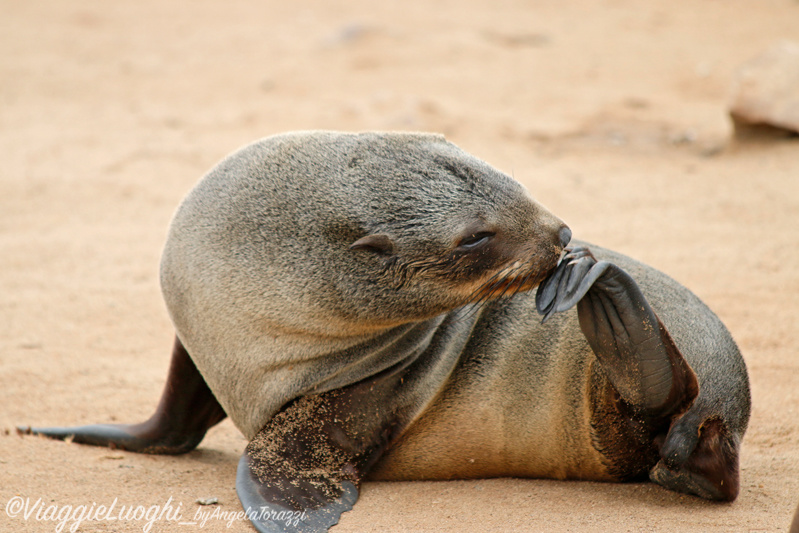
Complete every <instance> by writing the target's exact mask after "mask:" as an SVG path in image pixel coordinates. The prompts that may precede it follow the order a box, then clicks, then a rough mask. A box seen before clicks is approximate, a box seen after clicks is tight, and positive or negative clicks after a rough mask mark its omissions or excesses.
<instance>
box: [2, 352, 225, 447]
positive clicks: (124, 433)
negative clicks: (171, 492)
mask: <svg viewBox="0 0 799 533" xmlns="http://www.w3.org/2000/svg"><path fill="white" fill-rule="evenodd" d="M226 416H227V415H226V414H225V411H224V410H223V409H222V406H221V405H219V402H218V401H217V400H216V398H215V397H214V395H213V393H212V392H211V389H209V388H208V385H207V384H206V383H205V380H204V379H203V377H202V376H201V375H200V372H199V371H198V370H197V367H196V366H195V365H194V362H193V361H192V360H191V357H189V354H188V353H187V352H186V349H185V348H184V347H183V344H182V343H181V342H180V340H179V339H178V338H177V337H175V344H174V347H173V349H172V360H171V362H170V365H169V375H168V377H167V382H166V385H165V386H164V392H163V393H162V395H161V400H160V402H159V403H158V408H157V409H156V411H155V413H154V414H153V415H152V416H151V417H150V418H149V419H148V420H147V421H145V422H142V423H140V424H92V425H88V426H76V427H41V428H40V427H19V428H17V429H18V431H19V432H21V433H27V434H34V435H44V436H46V437H50V438H53V439H61V440H63V439H67V438H72V441H73V442H77V443H81V444H92V445H95V446H110V447H112V448H118V449H121V450H127V451H131V452H139V453H156V454H180V453H186V452H188V451H191V450H193V449H194V448H195V447H197V445H198V444H199V443H200V441H201V440H202V439H203V437H204V436H205V433H206V432H207V431H208V429H209V428H211V427H212V426H214V425H215V424H217V423H219V422H221V421H222V420H223V419H224V418H225V417H226Z"/></svg>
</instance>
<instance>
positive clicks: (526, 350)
mask: <svg viewBox="0 0 799 533" xmlns="http://www.w3.org/2000/svg"><path fill="white" fill-rule="evenodd" d="M575 328H576V329H575ZM579 333H580V332H579V326H577V324H576V321H575V320H570V319H569V318H568V317H567V316H559V317H556V320H552V321H549V322H548V323H547V324H546V325H542V324H541V319H540V316H538V315H537V314H536V313H535V303H534V298H533V295H531V294H519V295H517V296H515V297H514V298H513V299H510V300H501V301H498V302H494V303H492V304H490V305H489V306H488V308H487V309H486V310H485V312H484V314H483V316H482V318H481V320H480V322H479V323H478V325H477V327H476V328H475V330H474V332H473V334H472V339H471V340H470V343H469V344H468V345H467V347H466V349H465V351H464V355H463V358H462V360H461V362H460V364H459V365H458V368H457V369H456V371H455V372H454V374H453V376H452V378H451V380H450V382H449V383H448V385H447V387H446V389H445V390H444V391H443V392H442V394H441V395H440V396H439V398H438V399H437V400H436V401H435V403H434V404H433V406H432V407H431V408H430V409H428V410H427V411H426V412H425V413H424V415H423V416H422V417H420V418H419V419H418V420H417V421H415V422H414V423H413V424H412V425H411V427H410V428H409V429H408V430H407V431H406V432H405V433H404V434H403V436H402V437H401V439H399V441H398V442H396V443H395V444H394V445H393V446H392V447H391V448H390V449H389V451H388V452H387V453H386V454H385V455H384V457H383V458H382V459H381V461H380V462H379V463H378V464H377V465H376V467H375V469H374V470H373V471H372V473H371V474H370V479H384V480H390V479H391V480H409V479H456V478H457V479H462V478H482V477H500V476H516V477H518V476H521V477H534V478H555V479H594V480H609V479H611V477H610V476H609V474H608V472H607V468H606V466H605V465H604V464H603V458H602V456H601V455H600V454H599V452H597V451H596V449H595V448H594V446H593V445H592V439H591V427H590V415H591V414H590V405H589V402H588V399H587V397H588V395H587V394H586V386H587V383H588V376H589V375H590V373H591V372H592V365H593V360H592V357H590V356H591V349H590V347H589V346H588V344H587V343H586V341H585V340H584V338H583V337H582V335H581V334H579Z"/></svg>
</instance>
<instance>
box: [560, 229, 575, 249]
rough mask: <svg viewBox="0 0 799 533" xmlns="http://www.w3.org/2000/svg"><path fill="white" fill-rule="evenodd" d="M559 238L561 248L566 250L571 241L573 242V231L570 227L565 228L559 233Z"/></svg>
mask: <svg viewBox="0 0 799 533" xmlns="http://www.w3.org/2000/svg"><path fill="white" fill-rule="evenodd" d="M558 237H560V247H561V248H565V247H566V245H567V244H569V241H570V240H572V230H570V229H569V227H568V226H563V227H562V228H560V231H558Z"/></svg>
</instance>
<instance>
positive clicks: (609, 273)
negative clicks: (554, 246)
mask: <svg viewBox="0 0 799 533" xmlns="http://www.w3.org/2000/svg"><path fill="white" fill-rule="evenodd" d="M575 304H576V305H577V312H578V317H579V322H580V329H581V330H582V332H583V334H584V335H585V337H586V339H587V341H588V344H589V345H590V346H591V349H592V351H593V352H594V355H595V356H596V358H597V361H598V362H599V366H600V368H601V375H602V376H604V378H606V379H607V381H608V382H609V383H610V385H611V386H612V390H614V391H615V392H614V394H616V393H617V394H618V397H615V396H613V395H609V394H607V393H606V392H605V391H603V390H600V391H599V392H597V393H596V394H595V395H596V396H597V397H598V398H599V399H598V400H596V401H595V404H599V403H601V404H602V406H601V407H600V409H601V410H602V411H603V415H605V416H606V415H607V413H608V412H610V411H613V412H614V413H615V415H614V416H616V415H618V416H619V417H621V418H620V420H624V422H623V423H622V424H620V427H619V428H616V429H614V430H613V431H611V432H608V433H607V435H605V436H600V437H599V439H598V440H602V439H603V438H604V439H605V442H603V443H602V445H603V446H605V445H606V447H607V448H609V449H611V450H612V451H613V453H615V454H617V455H616V458H618V457H619V456H620V455H621V453H624V452H623V450H630V451H632V450H635V453H639V454H641V457H639V458H629V459H628V460H629V464H628V465H627V467H628V468H627V470H626V472H628V473H629V474H630V475H638V474H639V472H638V467H641V466H645V467H646V468H647V470H649V477H650V479H651V480H652V481H654V482H656V483H658V484H660V485H662V486H664V487H666V488H669V489H671V490H675V491H679V492H686V493H689V494H695V495H697V496H701V497H703V498H708V499H713V500H733V499H735V497H736V496H737V495H738V490H739V473H738V449H739V443H738V442H737V441H736V438H735V437H734V436H733V435H732V434H731V432H729V431H728V428H727V425H726V422H725V421H724V420H723V417H721V416H720V415H719V414H718V413H717V412H715V410H714V408H713V407H712V406H706V405H704V404H701V403H700V402H695V400H696V398H697V397H698V395H699V382H698V380H697V377H696V375H695V374H694V372H693V370H692V369H691V367H690V365H689V364H688V362H687V361H686V360H685V358H684V357H683V355H682V354H681V353H680V351H679V349H678V348H677V346H676V345H675V343H674V341H673V340H672V338H671V335H670V334H669V332H668V331H667V329H666V327H665V326H664V325H663V323H662V322H661V321H660V319H659V318H658V317H657V315H656V314H655V313H654V311H653V310H652V308H651V306H650V305H649V303H648V302H647V300H646V298H645V297H644V295H643V294H642V293H641V290H640V288H639V287H638V285H637V284H636V282H635V281H634V280H633V279H632V278H631V277H630V275H629V274H627V273H626V272H625V271H624V270H622V269H621V268H619V267H618V266H616V265H614V264H613V263H609V262H607V261H597V260H596V258H595V257H594V256H593V254H591V252H590V250H588V249H587V248H585V247H575V248H573V249H569V250H567V254H566V256H565V257H564V258H563V260H562V261H561V263H560V264H559V265H558V267H557V268H556V269H555V271H554V272H553V273H552V274H550V276H549V277H548V278H547V279H546V280H544V281H543V282H542V283H541V285H540V286H539V289H538V293H537V294H536V306H537V309H538V311H539V312H540V313H542V314H544V315H545V317H544V320H547V319H548V318H549V317H550V316H552V315H553V314H554V313H558V312H563V311H565V310H567V309H569V308H571V307H572V306H574V305H575ZM599 388H601V387H599ZM620 438H621V439H624V438H626V439H628V442H627V444H624V443H621V444H620V443H619V442H618V441H619V440H620ZM649 442H651V446H650V445H649V444H647V443H649ZM619 450H622V452H621V453H620V452H619ZM603 451H604V450H603ZM619 471H624V468H620V469H619Z"/></svg>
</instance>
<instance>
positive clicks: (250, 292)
mask: <svg viewBox="0 0 799 533" xmlns="http://www.w3.org/2000/svg"><path fill="white" fill-rule="evenodd" d="M570 239H571V232H570V230H569V229H568V228H567V227H566V226H565V225H564V224H563V222H562V221H560V220H559V219H558V218H557V217H555V216H554V215H552V214H551V213H549V212H548V211H547V210H546V209H545V208H543V207H542V206H541V205H540V204H538V203H537V202H535V201H534V200H533V198H532V197H531V196H530V194H529V193H527V191H525V190H524V189H523V188H522V187H521V185H519V184H518V183H517V182H515V181H514V180H513V179H511V178H510V177H508V176H506V175H504V174H502V173H501V172H499V171H497V170H495V169H493V168H492V167H490V166H489V165H487V164H486V163H484V162H482V161H480V160H479V159H477V158H475V157H473V156H471V155H469V154H467V153H465V152H463V151H462V150H460V149H459V148H457V147H456V146H454V145H452V144H451V143H448V142H446V141H445V139H444V138H443V137H441V136H437V135H427V134H410V133H363V134H344V133H336V132H299V133H292V134H285V135H278V136H275V137H270V138H267V139H263V140H261V141H258V142H255V143H253V144H251V145H249V146H247V147H245V148H243V149H241V150H239V151H238V152H236V153H234V154H232V155H231V156H229V157H227V158H226V159H224V160H223V161H222V162H221V163H219V164H218V165H217V166H216V167H215V168H214V169H212V170H211V171H210V172H209V173H208V174H207V175H206V176H205V177H204V178H203V179H202V180H201V181H200V182H199V183H198V184H197V185H196V186H195V188H194V189H193V190H192V191H191V192H190V193H189V195H188V196H187V197H186V199H185V200H184V202H183V203H182V204H181V206H180V207H179V209H178V211H177V213H176V215H175V217H174V219H173V221H172V224H171V227H170V230H169V235H168V238H167V242H166V246H165V249H164V254H163V258H162V263H161V285H162V289H163V294H164V299H165V302H166V305H167V309H168V310H169V313H170V316H171V318H172V321H173V323H174V326H175V330H176V340H175V344H174V349H173V356H172V364H171V367H170V371H169V376H168V378H167V384H166V387H165V389H164V393H163V396H162V398H161V401H160V403H159V405H158V408H157V409H156V412H155V414H154V415H153V416H152V417H151V418H150V419H149V420H147V421H146V422H143V423H141V424H133V425H114V424H111V425H106V424H98V425H91V426H83V427H79V428H32V429H31V428H29V431H32V432H34V433H40V434H44V435H48V436H51V437H54V438H66V437H68V436H71V437H73V438H74V440H75V442H82V443H89V444H98V445H113V446H115V447H118V448H124V449H127V450H131V451H138V452H146V453H183V452H186V451H188V450H190V449H192V448H194V447H195V446H196V445H197V444H198V443H199V442H200V440H201V439H202V438H203V435H204V434H205V432H206V431H207V429H208V428H210V427H211V426H213V425H214V424H216V423H218V422H219V421H220V420H222V419H223V418H225V416H230V417H231V419H232V420H233V422H234V423H235V425H236V426H237V427H238V428H239V429H240V430H241V431H242V433H244V435H245V436H247V438H248V439H250V443H249V445H248V446H247V449H246V450H245V453H244V455H243V456H242V458H241V460H240V462H239V467H238V473H237V481H236V487H237V492H238V494H239V498H240V500H241V502H242V505H243V507H244V508H245V509H247V508H259V509H262V510H266V511H268V512H267V513H266V514H265V515H264V513H261V515H260V516H259V517H255V518H253V524H254V525H255V527H256V528H257V529H258V530H259V531H324V530H326V529H327V528H328V527H330V526H331V525H333V524H335V523H336V522H337V521H338V517H339V515H340V514H341V512H343V511H346V510H348V509H350V508H351V506H352V505H353V503H354V502H355V500H356V499H357V495H358V489H357V487H358V484H359V483H360V482H361V480H363V479H365V478H367V477H368V478H371V479H394V480H400V479H401V480H413V479H450V478H474V477H494V476H531V477H550V478H558V479H568V478H573V479H594V480H615V481H624V480H629V479H640V478H645V477H647V476H648V477H649V478H650V479H651V480H652V481H654V482H656V483H658V484H660V485H662V486H664V487H666V488H669V489H672V490H677V491H681V492H687V493H691V494H695V495H698V496H702V497H705V498H710V499H718V500H732V499H734V498H735V497H736V496H737V493H738V487H739V476H738V453H739V449H740V442H741V439H742V438H743V434H744V432H745V430H746V426H747V423H748V419H749V413H750V396H749V382H748V377H747V373H746V367H745V365H744V363H743V359H742V358H741V355H740V353H739V351H738V349H737V347H736V345H735V343H734V342H733V340H732V338H731V336H730V334H729V332H728V331H727V330H726V328H725V327H724V326H723V324H722V323H721V322H720V321H719V320H718V318H717V317H716V316H715V315H714V314H713V313H712V312H711V311H710V310H709V309H708V308H707V307H706V306H705V305H704V304H703V303H702V302H701V301H699V299H698V298H696V296H694V295H693V294H692V293H691V292H690V291H689V290H688V289H686V288H684V287H682V286H681V285H679V284H678V283H676V282H675V281H674V280H672V279H671V278H669V277H668V276H666V275H665V274H662V273H660V272H657V271H656V270H654V269H652V268H650V267H647V266H645V265H642V264H640V263H638V262H636V261H634V260H632V259H629V258H627V257H625V256H623V255H620V254H617V253H614V252H612V251H609V250H605V249H602V248H600V247H596V246H593V245H588V244H586V243H580V242H575V243H573V244H572V246H570V247H566V245H567V244H568V243H569V241H570ZM535 287H538V290H537V292H536V294H535V295H533V294H532V293H531V292H529V291H531V290H532V289H534V288H535ZM541 315H544V319H543V322H542V319H541ZM286 513H288V514H286ZM300 513H301V514H302V516H303V519H302V520H301V521H297V520H294V519H291V520H288V521H287V520H284V519H283V518H280V517H284V518H285V517H286V516H289V517H295V516H297V515H299V514H300Z"/></svg>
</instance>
